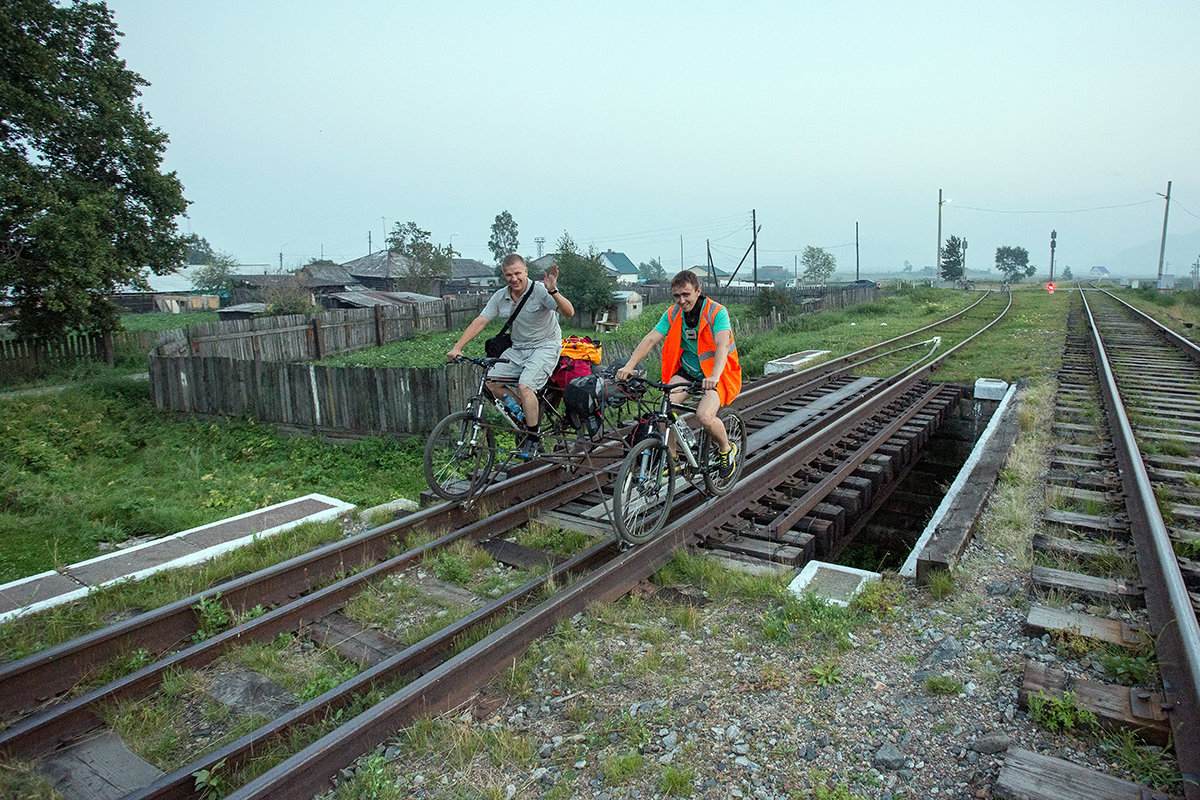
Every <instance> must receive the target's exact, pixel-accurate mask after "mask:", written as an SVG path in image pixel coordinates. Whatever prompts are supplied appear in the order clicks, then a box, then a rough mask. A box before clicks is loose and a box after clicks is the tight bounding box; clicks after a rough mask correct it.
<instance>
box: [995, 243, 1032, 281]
mask: <svg viewBox="0 0 1200 800" xmlns="http://www.w3.org/2000/svg"><path fill="white" fill-rule="evenodd" d="M996 269H998V270H1000V271H1001V272H1002V273H1004V282H1005V283H1019V282H1020V280H1021V278H1027V277H1029V276H1030V275H1032V274H1033V273H1034V271H1035V270H1036V269H1037V267H1032V266H1029V251H1028V250H1026V249H1025V248H1024V247H997V248H996Z"/></svg>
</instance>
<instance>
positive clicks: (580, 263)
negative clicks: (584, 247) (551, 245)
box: [555, 231, 617, 317]
mask: <svg viewBox="0 0 1200 800" xmlns="http://www.w3.org/2000/svg"><path fill="white" fill-rule="evenodd" d="M556 248H557V258H556V259H555V262H556V263H557V264H558V270H559V277H558V285H559V288H561V289H562V292H563V294H565V295H566V296H567V297H568V298H569V299H570V300H571V305H573V306H575V311H576V313H578V312H580V311H590V312H592V316H593V317H594V316H595V314H596V312H598V311H605V310H607V309H608V307H609V306H611V305H612V304H613V290H614V289H616V288H617V279H616V278H614V277H612V276H610V275H608V273H606V272H605V271H604V265H603V264H601V263H600V253H599V252H598V251H597V250H596V249H595V248H588V252H587V253H586V254H584V253H581V252H579V247H578V246H577V245H576V244H575V240H574V239H572V238H571V234H569V233H567V232H566V231H563V235H562V238H560V239H559V240H558V244H557V245H556Z"/></svg>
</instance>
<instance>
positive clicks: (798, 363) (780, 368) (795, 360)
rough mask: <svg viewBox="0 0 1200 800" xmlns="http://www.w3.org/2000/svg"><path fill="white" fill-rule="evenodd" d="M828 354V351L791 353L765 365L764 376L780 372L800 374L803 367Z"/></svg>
mask: <svg viewBox="0 0 1200 800" xmlns="http://www.w3.org/2000/svg"><path fill="white" fill-rule="evenodd" d="M828 354H829V351H828V350H802V351H800V352H799V353H791V354H789V355H786V356H783V357H782V358H776V359H773V360H771V361H768V362H767V363H766V364H764V365H763V374H764V375H774V374H776V373H779V372H798V371H799V370H800V367H802V366H803V365H805V364H807V363H808V362H810V361H812V360H813V359H815V358H820V357H821V356H824V355H828Z"/></svg>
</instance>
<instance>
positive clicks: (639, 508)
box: [613, 437, 675, 544]
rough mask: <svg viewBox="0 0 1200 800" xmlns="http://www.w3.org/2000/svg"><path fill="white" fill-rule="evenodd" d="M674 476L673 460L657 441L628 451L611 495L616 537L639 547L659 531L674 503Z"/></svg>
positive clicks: (660, 441) (648, 442)
mask: <svg viewBox="0 0 1200 800" xmlns="http://www.w3.org/2000/svg"><path fill="white" fill-rule="evenodd" d="M674 475H675V459H674V458H672V457H671V453H670V452H669V451H668V450H667V448H666V445H664V444H663V442H662V440H661V439H658V438H657V437H655V438H650V439H643V440H642V441H640V442H638V443H637V444H635V445H634V446H633V448H632V449H630V451H629V453H628V454H626V456H625V460H624V461H622V462H621V469H620V471H619V472H617V483H616V489H615V490H614V491H613V526H614V527H615V528H616V529H617V536H619V537H620V538H622V539H624V540H625V541H627V542H629V543H630V544H642V543H644V542H648V541H650V540H651V539H653V538H654V536H655V535H656V534H657V533H658V532H659V531H660V530H662V526H663V523H664V522H666V521H667V515H668V514H670V513H671V501H672V500H674V499H675V480H674Z"/></svg>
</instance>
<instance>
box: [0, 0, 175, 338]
mask: <svg viewBox="0 0 1200 800" xmlns="http://www.w3.org/2000/svg"><path fill="white" fill-rule="evenodd" d="M120 35H121V33H120V31H119V30H117V27H116V24H115V23H114V22H113V19H112V15H111V12H109V10H108V8H106V7H105V5H104V4H103V3H97V2H76V3H73V4H71V5H68V6H65V7H60V6H59V5H57V4H56V3H54V2H53V0H8V2H6V3H5V4H4V5H3V8H2V10H0V41H3V42H4V59H3V62H2V63H0V294H4V293H6V294H8V296H9V297H10V298H11V299H12V301H13V302H14V304H15V305H16V307H17V311H18V317H17V321H16V330H17V333H18V334H19V335H26V336H27V335H33V336H40V337H44V338H59V337H61V336H64V335H65V334H66V333H67V332H69V331H71V330H74V329H80V330H85V331H90V332H107V331H111V330H114V329H115V328H116V327H117V325H118V324H119V319H118V308H117V306H116V304H115V303H113V302H112V300H111V298H110V295H112V294H113V293H114V292H116V291H117V290H118V287H120V286H122V285H125V284H132V285H134V286H137V287H138V288H141V289H148V288H149V286H148V284H147V283H146V279H145V277H144V275H143V274H142V273H143V270H144V269H145V268H146V267H147V266H148V267H149V268H150V269H151V270H152V271H153V272H155V273H157V274H163V273H166V272H170V271H171V270H173V269H175V268H176V267H177V266H178V265H179V264H180V263H181V262H182V261H183V254H184V241H183V238H182V237H181V236H180V235H179V233H178V230H177V227H176V221H175V220H176V217H178V216H179V215H180V214H182V213H183V212H184V211H185V210H186V208H187V201H185V200H184V199H183V187H182V186H181V184H180V182H179V179H178V178H177V177H176V175H175V173H173V172H169V173H164V172H162V171H160V165H161V162H162V154H163V151H164V149H165V148H166V144H167V135H166V134H165V133H163V132H162V131H160V130H158V129H157V128H155V127H153V126H152V125H151V123H150V118H149V115H147V114H146V112H145V111H143V110H142V109H141V107H140V106H139V105H137V103H136V102H135V101H136V99H137V97H138V96H139V95H140V89H139V87H141V86H145V85H147V84H146V81H144V80H143V79H142V78H141V77H140V76H139V75H137V74H136V73H134V72H131V71H130V70H128V69H126V68H125V62H124V61H123V60H122V59H121V58H120V57H119V56H118V55H117V39H118V37H119V36H120Z"/></svg>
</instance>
